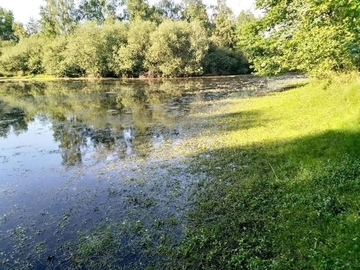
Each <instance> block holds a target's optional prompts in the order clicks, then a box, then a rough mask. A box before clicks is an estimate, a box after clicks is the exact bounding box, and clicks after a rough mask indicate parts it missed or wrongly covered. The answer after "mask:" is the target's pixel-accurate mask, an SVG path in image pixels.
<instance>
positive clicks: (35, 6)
mask: <svg viewBox="0 0 360 270" xmlns="http://www.w3.org/2000/svg"><path fill="white" fill-rule="evenodd" d="M156 2H157V1H156V0H150V1H149V3H156ZM44 3H45V2H44V0H0V7H2V8H5V9H8V10H12V12H13V13H14V17H15V20H16V21H18V22H22V23H24V24H26V23H27V22H28V21H29V18H30V17H34V18H35V19H38V14H39V9H40V6H41V5H43V4H44ZM203 3H204V4H206V5H215V4H216V0H203ZM227 4H228V6H229V7H231V8H232V9H233V11H234V13H235V14H238V12H239V11H240V10H246V9H251V8H253V7H254V0H237V1H234V0H227Z"/></svg>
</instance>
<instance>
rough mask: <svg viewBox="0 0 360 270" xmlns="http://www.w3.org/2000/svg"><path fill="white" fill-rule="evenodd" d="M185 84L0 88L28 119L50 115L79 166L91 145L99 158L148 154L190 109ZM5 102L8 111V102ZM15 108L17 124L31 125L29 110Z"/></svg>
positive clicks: (65, 153) (69, 159) (67, 154)
mask: <svg viewBox="0 0 360 270" xmlns="http://www.w3.org/2000/svg"><path fill="white" fill-rule="evenodd" d="M184 88H186V86H185V85H184V84H181V83H180V84H179V81H174V82H161V81H157V82H150V81H149V82H147V81H130V82H127V83H124V82H121V83H119V82H115V83H114V82H106V83H89V82H75V83H74V82H73V83H48V84H19V85H16V84H14V85H10V86H9V87H4V86H0V94H1V95H3V96H4V98H6V99H4V100H5V101H6V102H7V103H9V104H11V106H12V107H14V108H26V111H27V114H26V115H27V117H28V118H29V119H28V120H30V119H33V118H34V117H36V115H45V116H47V117H48V119H50V121H51V122H52V125H53V130H54V138H55V140H56V141H58V142H60V144H59V147H60V148H61V155H62V158H63V164H64V165H66V166H74V165H77V164H80V163H82V162H83V159H84V154H86V153H89V151H94V152H96V153H97V154H98V155H97V156H98V158H99V159H100V158H103V157H104V155H106V154H108V155H113V156H116V157H118V158H126V157H127V156H140V157H147V156H148V155H149V154H150V152H151V149H152V148H154V138H164V140H166V138H169V137H170V136H172V135H173V134H172V133H171V132H168V130H167V129H172V130H173V128H172V126H173V125H174V123H175V124H176V123H177V121H178V120H179V118H180V117H183V116H184V115H186V114H187V113H188V111H189V110H190V102H191V98H189V97H185V96H184V92H183V90H184ZM1 108H2V110H0V115H4V108H5V107H4V106H1ZM9 110H10V109H7V112H8V113H9V112H10V111H9ZM10 114H12V115H16V114H17V116H18V117H17V118H16V119H17V121H18V123H17V127H16V128H17V129H20V128H22V127H24V128H26V118H24V113H21V112H20V110H19V111H15V110H14V111H11V113H10ZM10 114H9V115H10ZM2 118H4V117H2ZM2 118H1V119H2ZM156 126H161V128H156ZM9 129H10V128H8V129H6V128H4V129H2V131H3V132H5V133H6V132H9ZM14 129H15V128H14ZM1 135H2V134H0V136H1ZM154 136H155V137H154ZM161 141H162V140H161Z"/></svg>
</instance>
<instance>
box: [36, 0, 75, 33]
mask: <svg viewBox="0 0 360 270" xmlns="http://www.w3.org/2000/svg"><path fill="white" fill-rule="evenodd" d="M40 16H41V20H40V21H41V31H42V33H44V34H45V35H46V36H49V37H55V36H57V35H60V34H69V33H72V32H73V31H74V29H75V27H76V24H77V11H76V8H75V3H74V0H45V5H44V6H41V8H40Z"/></svg>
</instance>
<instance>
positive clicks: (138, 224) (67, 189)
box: [0, 76, 274, 269]
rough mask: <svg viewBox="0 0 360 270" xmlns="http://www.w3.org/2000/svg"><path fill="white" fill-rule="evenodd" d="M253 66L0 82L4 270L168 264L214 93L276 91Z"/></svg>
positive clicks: (219, 96) (180, 227) (0, 209)
mask: <svg viewBox="0 0 360 270" xmlns="http://www.w3.org/2000/svg"><path fill="white" fill-rule="evenodd" d="M272 82H273V81H272V80H270V79H262V78H257V77H252V76H229V77H209V78H192V79H172V80H152V81H142V80H129V81H115V80H114V81H111V80H109V81H101V82H89V81H67V82H48V83H41V82H18V83H15V82H13V83H10V82H8V83H0V265H2V266H1V269H99V268H100V267H106V268H105V269H110V268H111V269H114V268H121V269H145V268H147V267H154V268H156V269H160V268H164V269H166V265H167V264H168V263H169V258H168V255H169V250H171V248H172V247H174V246H176V245H178V244H179V242H180V241H181V238H182V236H183V235H184V230H185V228H186V211H187V210H188V209H189V208H191V200H190V199H189V197H191V194H192V192H193V188H194V187H195V184H196V183H197V181H199V179H200V178H204V177H205V178H206V176H204V175H201V173H198V174H197V173H194V172H191V170H189V166H188V164H189V160H190V159H191V154H192V152H196V147H197V146H196V145H188V144H183V142H184V141H186V140H187V139H188V138H191V137H194V136H198V135H199V134H200V133H201V132H202V128H203V125H205V124H206V123H205V122H206V119H201V118H198V117H197V118H195V117H194V115H196V113H198V112H204V111H205V112H209V114H211V111H212V110H214V108H215V107H216V101H217V100H221V99H224V98H229V97H231V98H241V97H248V96H252V95H257V94H259V93H260V94H263V93H265V92H266V91H269V90H273V89H274V87H273V86H271V83H272Z"/></svg>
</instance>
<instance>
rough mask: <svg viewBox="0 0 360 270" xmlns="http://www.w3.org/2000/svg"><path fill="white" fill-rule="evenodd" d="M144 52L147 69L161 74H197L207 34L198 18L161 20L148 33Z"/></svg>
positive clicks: (205, 49) (200, 68) (200, 71)
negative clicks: (148, 36)
mask: <svg viewBox="0 0 360 270" xmlns="http://www.w3.org/2000/svg"><path fill="white" fill-rule="evenodd" d="M150 42H151V47H150V48H149V50H148V51H147V53H146V63H145V64H146V66H147V67H148V69H149V72H150V73H154V74H159V75H162V76H183V75H199V74H202V73H203V67H202V61H203V59H204V57H205V54H206V52H207V50H208V38H207V34H206V31H205V29H204V28H203V26H202V25H201V23H200V22H199V21H195V22H191V23H187V22H184V21H170V20H166V21H164V22H163V23H162V24H161V25H159V27H158V28H157V29H156V31H154V32H153V33H152V34H151V36H150Z"/></svg>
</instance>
